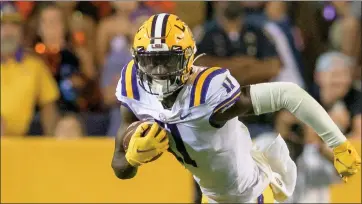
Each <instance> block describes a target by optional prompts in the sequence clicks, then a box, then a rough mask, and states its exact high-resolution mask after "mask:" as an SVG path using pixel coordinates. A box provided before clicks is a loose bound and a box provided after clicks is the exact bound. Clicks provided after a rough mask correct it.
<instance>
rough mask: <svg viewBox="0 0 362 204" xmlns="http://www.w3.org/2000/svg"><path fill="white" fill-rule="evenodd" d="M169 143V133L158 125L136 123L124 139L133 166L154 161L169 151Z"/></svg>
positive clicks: (129, 128)
mask: <svg viewBox="0 0 362 204" xmlns="http://www.w3.org/2000/svg"><path fill="white" fill-rule="evenodd" d="M168 142H169V140H168V137H167V131H166V130H165V129H163V128H162V127H160V126H159V125H158V124H157V123H151V122H142V121H138V122H134V123H132V124H131V125H130V126H129V127H128V128H127V130H126V133H125V136H124V138H123V147H124V150H125V152H126V159H127V161H128V163H130V164H131V165H132V166H140V165H142V164H145V163H148V162H151V161H154V160H156V159H158V158H159V157H160V156H161V155H162V153H163V152H165V151H167V149H168V147H169V145H168Z"/></svg>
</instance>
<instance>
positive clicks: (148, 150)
mask: <svg viewBox="0 0 362 204" xmlns="http://www.w3.org/2000/svg"><path fill="white" fill-rule="evenodd" d="M155 149H156V148H152V149H147V150H140V149H137V153H145V152H151V151H153V150H155Z"/></svg>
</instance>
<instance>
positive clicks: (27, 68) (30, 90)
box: [1, 2, 59, 136]
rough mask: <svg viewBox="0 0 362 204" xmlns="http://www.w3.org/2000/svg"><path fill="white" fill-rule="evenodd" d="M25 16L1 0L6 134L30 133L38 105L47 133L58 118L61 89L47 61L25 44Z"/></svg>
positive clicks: (2, 81)
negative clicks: (23, 22) (23, 27)
mask: <svg viewBox="0 0 362 204" xmlns="http://www.w3.org/2000/svg"><path fill="white" fill-rule="evenodd" d="M22 33H23V32H22V17H21V15H20V14H19V13H18V12H17V11H16V9H15V7H14V6H13V5H12V4H10V3H4V2H1V123H2V125H4V126H5V127H4V130H5V132H3V135H6V136H24V135H25V134H27V131H28V129H29V126H30V123H31V120H32V118H33V116H34V112H35V108H36V106H38V107H39V109H40V116H41V124H42V127H43V131H44V133H45V134H46V135H53V133H54V128H55V124H56V122H57V120H58V111H57V106H56V101H57V100H58V97H59V92H58V89H57V86H56V82H55V81H54V79H53V77H52V75H51V73H50V72H49V69H48V67H47V66H46V65H45V63H44V62H43V61H42V60H41V59H40V58H38V57H36V56H35V55H33V54H32V53H31V52H28V51H26V50H25V48H24V47H23V46H22V40H23V36H22Z"/></svg>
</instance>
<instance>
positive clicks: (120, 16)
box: [96, 1, 139, 68]
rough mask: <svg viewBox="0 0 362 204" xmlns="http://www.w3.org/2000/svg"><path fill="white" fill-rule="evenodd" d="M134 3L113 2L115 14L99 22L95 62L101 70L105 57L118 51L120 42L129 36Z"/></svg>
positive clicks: (134, 7)
mask: <svg viewBox="0 0 362 204" xmlns="http://www.w3.org/2000/svg"><path fill="white" fill-rule="evenodd" d="M138 5H139V3H138V2H136V1H126V2H124V1H113V2H112V6H113V7H114V9H115V14H114V15H112V16H110V17H108V18H105V19H103V20H101V21H100V23H99V25H98V30H97V41H96V43H97V62H98V65H99V67H101V68H103V67H104V63H105V61H106V58H107V56H108V55H109V54H110V53H112V52H114V51H117V49H119V47H120V44H122V42H124V41H127V39H126V38H127V36H131V33H132V29H130V28H132V23H131V22H130V16H131V14H132V13H133V12H134V11H135V10H136V9H137V8H138Z"/></svg>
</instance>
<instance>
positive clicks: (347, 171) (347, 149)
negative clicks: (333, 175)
mask: <svg viewBox="0 0 362 204" xmlns="http://www.w3.org/2000/svg"><path fill="white" fill-rule="evenodd" d="M333 153H334V167H335V168H336V169H337V171H338V173H339V175H340V176H341V177H342V178H343V180H344V182H347V180H348V177H350V176H352V175H353V174H355V173H357V172H358V171H359V170H360V169H361V157H360V156H359V155H358V153H357V152H356V150H355V148H354V147H353V146H352V145H351V144H350V143H349V141H345V142H344V143H342V144H340V145H339V146H337V147H335V148H334V149H333Z"/></svg>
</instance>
